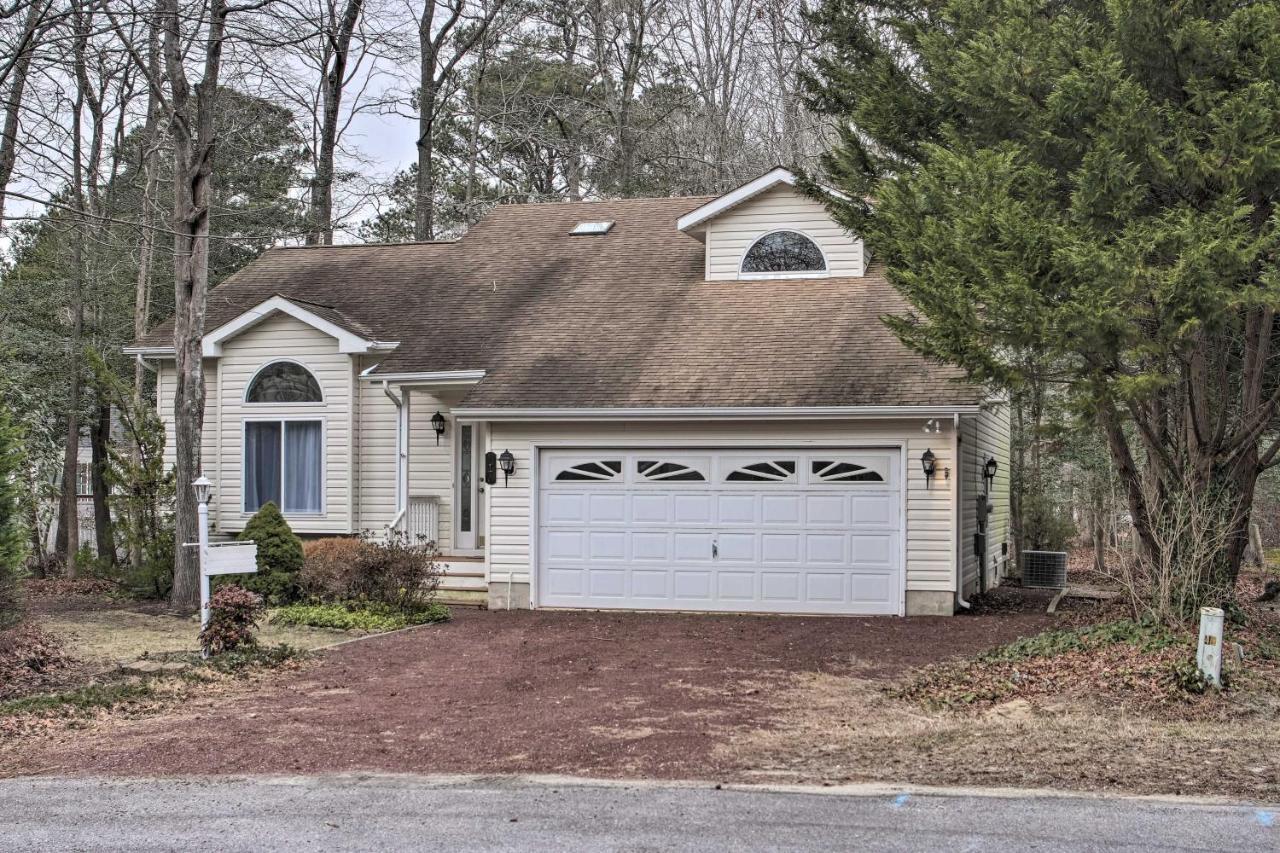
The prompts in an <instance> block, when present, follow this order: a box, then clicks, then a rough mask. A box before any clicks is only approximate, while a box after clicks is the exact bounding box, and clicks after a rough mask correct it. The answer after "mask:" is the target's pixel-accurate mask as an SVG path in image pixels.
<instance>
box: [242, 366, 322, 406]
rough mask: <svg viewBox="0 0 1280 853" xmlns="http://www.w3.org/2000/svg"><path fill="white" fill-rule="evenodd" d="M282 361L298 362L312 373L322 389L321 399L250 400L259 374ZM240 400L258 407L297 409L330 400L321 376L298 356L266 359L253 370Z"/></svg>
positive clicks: (319, 404)
mask: <svg viewBox="0 0 1280 853" xmlns="http://www.w3.org/2000/svg"><path fill="white" fill-rule="evenodd" d="M281 362H288V363H289V364H296V365H297V366H298V367H301V368H302V369H303V370H305V371H307V373H310V374H311V378H312V379H314V380H315V381H316V387H317V388H319V389H320V399H319V400H312V401H309V402H305V403H254V402H252V401H250V400H249V392H250V391H252V390H253V383H255V382H257V381H258V376H259V375H260V374H261V373H262V371H264V370H266V369H267V368H268V367H270V366H271V365H273V364H279V363H281ZM240 402H241V403H243V404H244V405H246V406H253V407H255V408H256V407H258V406H283V407H286V408H295V409H296V408H299V407H302V406H323V405H324V404H325V403H326V402H328V400H327V399H326V395H325V393H324V384H323V383H321V381H320V377H319V376H317V375H316V372H315V371H314V370H312V369H311V368H310V367H309V366H308V365H307V364H306V363H305V362H302V361H299V360H298V359H296V358H273V359H270V360H269V361H265V362H263V363H262V364H261V365H260V366H259V367H258V369H257V370H255V371H254V372H253V376H251V377H249V381H248V382H247V383H245V386H244V394H243V396H242V397H241V399H240Z"/></svg>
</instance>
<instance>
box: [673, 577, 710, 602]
mask: <svg viewBox="0 0 1280 853" xmlns="http://www.w3.org/2000/svg"><path fill="white" fill-rule="evenodd" d="M671 590H672V594H673V596H672V597H673V598H675V599H676V600H677V601H685V602H688V601H697V602H708V601H711V572H705V571H704V572H698V571H688V570H685V569H676V570H675V572H674V573H673V574H672V585H671Z"/></svg>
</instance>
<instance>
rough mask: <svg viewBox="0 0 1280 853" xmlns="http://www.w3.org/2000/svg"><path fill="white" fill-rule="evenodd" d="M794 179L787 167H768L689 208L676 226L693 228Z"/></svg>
mask: <svg viewBox="0 0 1280 853" xmlns="http://www.w3.org/2000/svg"><path fill="white" fill-rule="evenodd" d="M796 180H797V179H796V176H795V174H794V173H792V172H791V171H790V170H789V169H785V168H783V167H781V166H778V167H776V168H773V169H770V170H769V171H768V172H765V173H764V174H763V175H761V176H760V177H758V178H756V179H755V180H753V181H748V182H747V183H745V184H743V185H742V186H740V187H738V188H737V189H734V190H730V191H729V192H727V193H725V194H724V195H722V196H720V197H719V198H715V199H712V200H711V201H709V202H707V203H706V204H704V205H702V207H699V208H697V209H695V210H691V211H689V212H688V213H686V214H685V215H684V216H681V217H680V218H679V219H677V220H676V228H677V229H678V230H680V231H689V230H691V229H693V228H697V227H698V226H699V225H702V224H703V223H705V222H707V221H708V220H711V219H714V218H716V217H717V216H719V215H720V214H722V213H724V212H725V211H727V210H729V209H730V208H733V207H736V206H737V205H739V204H742V203H743V202H745V201H748V200H749V199H752V198H754V197H755V196H758V195H760V193H762V192H764V191H766V190H770V189H773V188H774V187H776V186H778V185H779V184H786V185H788V186H795V185H796ZM821 189H822V191H823V192H825V193H827V194H828V195H830V196H833V197H835V198H838V199H840V200H841V201H848V200H849V197H848V196H847V195H845V194H844V193H842V192H840V191H839V190H836V189H832V188H831V187H828V186H821Z"/></svg>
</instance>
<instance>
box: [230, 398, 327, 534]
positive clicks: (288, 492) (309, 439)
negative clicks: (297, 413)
mask: <svg viewBox="0 0 1280 853" xmlns="http://www.w3.org/2000/svg"><path fill="white" fill-rule="evenodd" d="M323 472H324V424H323V422H322V421H319V420H302V419H292V418H290V419H288V420H253V421H246V422H245V425H244V510H245V512H257V511H258V510H259V509H261V508H262V505H263V504H265V503H267V502H268V501H271V502H274V503H275V505H276V506H278V507H280V509H281V511H283V512H285V513H318V512H323V510H324V501H323V489H322V486H323V484H322V480H323Z"/></svg>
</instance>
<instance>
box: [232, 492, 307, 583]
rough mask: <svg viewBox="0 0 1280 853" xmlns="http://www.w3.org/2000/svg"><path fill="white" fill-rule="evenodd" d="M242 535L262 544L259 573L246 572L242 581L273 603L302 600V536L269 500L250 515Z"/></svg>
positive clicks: (241, 538) (259, 556)
mask: <svg viewBox="0 0 1280 853" xmlns="http://www.w3.org/2000/svg"><path fill="white" fill-rule="evenodd" d="M239 539H240V540H241V541H253V542H255V543H257V545H258V573H257V574H256V575H245V576H243V579H242V580H240V584H241V585H242V586H243V587H244V588H245V589H249V590H252V591H253V592H256V593H259V594H260V595H262V596H263V597H264V598H266V600H267V601H268V602H269V603H271V604H291V603H293V602H295V601H297V600H298V598H299V596H300V589H299V586H298V575H299V573H300V572H301V571H302V562H303V556H302V540H301V539H299V538H298V537H297V536H296V535H295V534H294V532H293V530H292V528H290V527H289V522H287V521H285V520H284V516H283V515H281V514H280V508H279V507H277V506H276V505H275V504H274V503H271V502H270V501H268V502H267V503H265V504H263V506H262V509H260V510H258V512H257V513H256V514H255V515H254V516H253V518H251V519H249V523H248V524H246V525H245V526H244V531H243V532H241V534H240V536H239Z"/></svg>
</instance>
